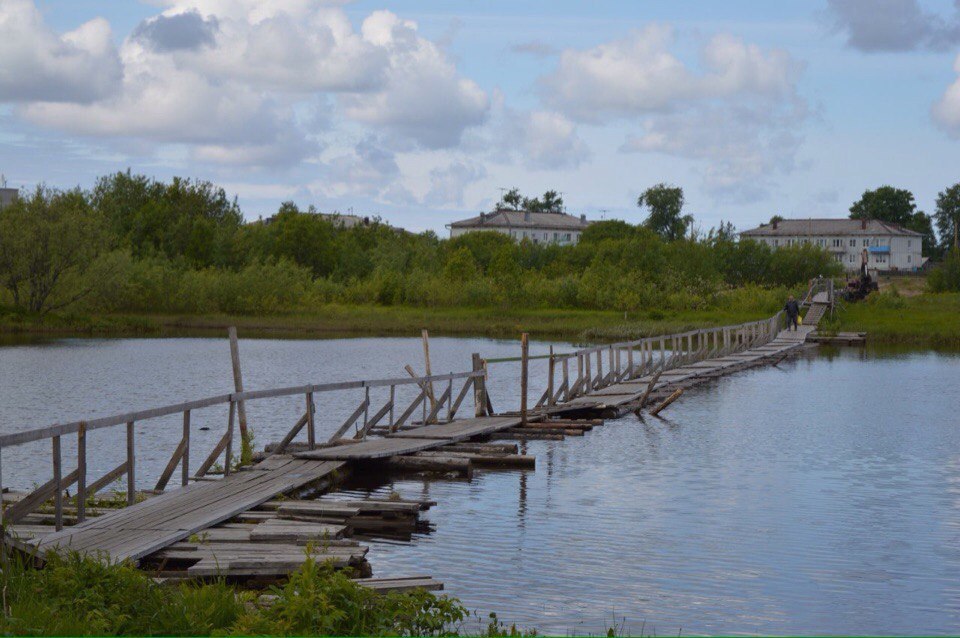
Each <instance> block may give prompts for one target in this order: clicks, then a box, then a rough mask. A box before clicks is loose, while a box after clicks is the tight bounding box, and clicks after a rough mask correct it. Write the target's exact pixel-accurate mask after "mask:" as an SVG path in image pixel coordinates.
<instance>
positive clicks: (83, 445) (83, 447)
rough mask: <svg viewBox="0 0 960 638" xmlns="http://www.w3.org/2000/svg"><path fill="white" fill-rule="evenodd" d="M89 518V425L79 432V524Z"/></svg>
mask: <svg viewBox="0 0 960 638" xmlns="http://www.w3.org/2000/svg"><path fill="white" fill-rule="evenodd" d="M86 518H87V424H86V423H84V422H82V421H81V422H80V429H79V430H77V523H82V522H83V521H85V520H86Z"/></svg>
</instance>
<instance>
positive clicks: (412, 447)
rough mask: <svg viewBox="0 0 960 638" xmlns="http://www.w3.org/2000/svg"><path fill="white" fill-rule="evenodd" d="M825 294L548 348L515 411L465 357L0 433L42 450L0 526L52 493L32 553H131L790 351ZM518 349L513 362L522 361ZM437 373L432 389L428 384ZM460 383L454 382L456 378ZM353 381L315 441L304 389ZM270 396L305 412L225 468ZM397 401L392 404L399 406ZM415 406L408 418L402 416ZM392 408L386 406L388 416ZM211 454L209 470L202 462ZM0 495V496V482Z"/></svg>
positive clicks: (481, 364)
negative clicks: (137, 451) (110, 492)
mask: <svg viewBox="0 0 960 638" xmlns="http://www.w3.org/2000/svg"><path fill="white" fill-rule="evenodd" d="M830 304H831V299H830V298H829V297H828V295H827V293H826V292H823V291H818V290H817V289H815V288H812V289H811V293H810V294H809V295H808V296H807V298H806V300H805V305H807V306H809V311H808V313H807V320H806V321H805V322H804V324H803V325H802V326H801V327H800V329H799V330H797V331H788V330H785V329H784V324H785V321H784V316H783V314H782V313H778V314H777V315H774V316H773V317H771V318H769V319H766V320H762V321H756V322H749V323H745V324H740V325H736V326H724V327H719V328H712V329H704V330H695V331H690V332H687V333H683V334H677V335H664V336H657V337H648V338H644V339H639V340H636V341H630V342H624V343H616V344H609V345H604V346H598V347H593V348H585V349H582V350H578V351H575V352H571V353H566V354H551V355H550V358H549V367H548V379H547V383H546V388H545V389H544V391H543V395H542V396H541V398H540V400H539V401H537V402H536V404H535V405H534V406H532V407H529V408H528V407H527V406H526V396H527V393H528V389H527V381H528V379H527V377H526V374H524V376H523V377H522V379H521V385H522V403H521V405H522V408H521V410H520V411H519V412H512V413H502V414H495V413H494V412H493V410H492V402H491V399H490V397H489V396H488V394H487V392H486V383H485V379H486V376H487V374H488V373H489V372H488V366H489V365H491V364H492V363H495V361H493V360H491V361H488V362H485V361H483V360H482V359H481V358H480V357H479V356H477V355H474V358H473V369H472V370H470V371H468V372H462V373H456V374H449V375H435V376H426V377H415V378H396V379H382V380H374V381H355V382H346V383H337V384H325V385H307V386H299V387H293V388H281V389H276V390H266V391H255V392H237V393H233V394H230V395H223V396H218V397H210V398H206V399H201V400H197V401H191V402H187V403H183V404H178V405H174V406H166V407H163V408H156V409H152V410H143V411H139V412H134V413H129V414H124V415H117V416H114V417H107V418H102V419H96V420H90V421H77V422H73V423H67V424H57V425H53V426H49V427H47V428H42V429H39V430H32V431H27V432H21V433H15V434H7V435H3V436H0V451H3V452H7V451H9V450H11V449H15V446H17V445H21V444H23V443H26V442H31V441H41V440H48V441H50V443H51V448H52V455H53V457H52V458H53V469H54V472H53V473H54V476H53V478H52V479H51V480H50V481H48V482H47V483H45V484H44V485H41V486H40V487H38V488H37V489H35V490H34V491H33V492H32V493H30V494H27V495H25V496H23V497H22V498H20V499H19V500H18V501H17V502H15V503H13V504H10V505H9V507H7V508H6V509H5V510H3V513H2V516H3V522H4V523H5V524H6V525H7V526H9V525H11V524H12V525H14V526H16V524H17V523H18V522H19V521H21V520H23V519H24V518H25V517H26V516H28V515H29V514H30V513H31V512H33V511H34V510H36V509H37V508H38V507H39V506H41V505H42V504H44V503H47V502H50V501H52V502H53V509H54V520H53V521H52V522H53V526H54V530H53V531H52V533H49V534H44V535H42V536H41V537H39V540H37V541H34V543H35V544H34V548H38V549H39V550H40V552H41V554H42V553H43V552H46V551H50V550H60V549H64V548H69V549H72V550H78V551H82V552H97V553H102V554H103V555H106V556H109V557H110V559H112V560H124V559H130V560H134V561H136V560H139V559H142V558H144V557H145V556H148V555H150V554H152V553H154V552H157V551H158V550H162V549H163V548H167V547H170V546H172V545H174V544H176V543H178V542H180V541H183V540H184V539H187V538H189V537H191V535H193V534H196V533H198V532H201V531H202V530H206V529H209V528H211V527H212V526H214V525H218V524H221V523H223V522H225V521H229V520H231V519H233V518H234V517H236V516H237V515H238V514H240V513H242V512H247V511H249V510H251V509H252V508H256V507H258V506H260V505H262V504H264V503H266V502H267V501H270V500H271V499H273V498H275V497H276V496H278V495H282V494H290V493H296V492H297V491H298V490H301V489H303V488H305V487H307V486H314V487H316V486H318V485H332V484H333V478H334V476H335V474H336V473H337V472H338V470H340V469H341V468H344V467H345V466H347V465H349V464H355V463H364V462H367V463H369V462H377V461H378V460H385V459H391V458H397V457H404V456H405V455H412V454H417V453H422V452H424V451H429V450H433V449H438V448H444V447H445V446H451V445H453V444H459V443H463V442H468V441H477V440H486V439H488V438H490V437H491V436H492V435H495V434H497V433H499V432H503V431H510V430H512V429H514V428H516V427H518V426H520V425H523V424H527V423H531V422H534V423H535V422H537V421H540V420H545V419H556V418H563V417H564V415H588V416H589V415H593V416H597V415H607V416H609V415H613V414H621V413H623V412H625V411H626V410H629V409H635V408H637V407H638V406H642V404H643V403H644V401H645V400H646V399H648V398H649V397H650V396H654V395H656V393H657V392H661V393H662V392H663V391H664V390H665V389H670V388H673V387H677V386H679V385H682V384H685V383H691V382H694V381H696V380H703V379H706V378H712V377H716V376H721V375H723V374H728V373H730V372H733V371H736V370H741V369H743V368H745V367H748V366H751V365H758V364H760V363H763V362H768V361H773V362H775V361H777V360H779V359H781V358H783V357H785V356H787V355H789V354H790V353H791V352H792V351H795V350H796V349H798V348H799V347H800V346H801V345H802V344H803V343H804V342H805V340H806V338H807V336H808V335H809V334H810V333H811V332H812V331H813V330H814V329H815V324H816V321H817V320H819V318H820V317H821V316H822V315H823V313H824V312H826V310H827V309H828V308H829V307H830ZM526 363H527V361H526V358H524V361H523V369H524V371H526V369H527V366H526ZM444 383H445V384H446V385H447V388H446V390H445V391H444V392H443V393H441V395H440V397H435V395H434V393H433V388H434V386H435V385H437V384H440V385H442V384H444ZM404 385H413V386H414V387H415V389H416V391H417V394H416V398H415V399H414V401H413V402H412V403H411V404H409V405H407V406H405V407H404V406H399V405H395V402H396V396H397V395H396V390H397V388H398V387H400V386H404ZM456 385H459V389H458V388H456V387H455V386H456ZM371 388H385V389H389V400H388V401H387V402H386V403H385V404H384V405H382V406H380V407H379V408H378V409H376V410H372V409H371V408H372V406H371V399H370V389H371ZM345 391H353V392H356V391H359V392H361V393H363V397H364V398H363V399H362V400H361V402H360V404H359V405H358V407H357V409H356V410H355V411H354V412H353V414H352V415H351V416H350V417H349V418H348V419H347V420H346V421H345V422H344V423H342V424H341V425H340V426H339V427H338V428H337V429H336V431H335V432H334V433H333V436H331V437H330V439H329V440H328V441H326V442H325V443H318V442H317V441H316V427H317V424H316V421H317V420H318V415H317V414H316V408H315V405H316V404H315V401H314V397H315V395H317V394H320V393H324V392H345ZM283 396H303V397H304V401H305V403H304V405H305V409H304V414H303V416H302V417H301V418H300V419H299V420H298V421H297V423H296V424H294V426H293V428H292V429H291V430H290V432H289V433H288V434H287V436H286V437H285V438H284V439H283V440H282V441H281V442H280V443H279V445H278V446H277V447H276V449H275V450H274V451H273V454H272V455H271V456H269V457H268V458H266V459H265V460H263V461H261V462H259V463H257V464H255V465H253V466H250V467H245V468H243V469H242V471H234V470H232V466H231V463H230V461H231V458H232V450H233V444H234V430H235V423H234V422H235V415H236V414H237V412H238V411H239V409H240V406H241V405H242V403H243V402H246V401H255V400H258V399H265V398H276V397H283ZM468 396H472V399H473V404H474V406H473V414H472V415H471V416H469V417H467V418H461V417H458V416H457V415H458V413H459V412H460V410H461V407H462V406H463V405H464V401H465V399H466V397H468ZM223 404H229V419H228V424H227V428H226V432H225V433H224V435H223V437H222V438H221V440H220V441H219V442H218V444H217V445H216V446H215V448H214V450H213V451H212V452H211V453H210V454H209V455H208V456H207V457H206V458H205V460H204V461H203V462H202V463H201V464H200V465H199V466H198V467H197V468H196V470H195V471H194V472H193V473H191V471H190V452H191V449H190V448H191V445H190V434H191V425H190V423H191V413H193V412H195V411H198V410H202V409H205V408H208V407H210V406H214V405H223ZM400 408H402V410H401V409H400ZM418 409H419V410H420V412H421V416H422V418H421V421H420V423H419V424H411V423H408V422H409V420H410V418H411V416H412V415H413V414H414V413H415V412H416V411H417V410H418ZM397 412H399V414H397ZM173 414H182V416H183V434H182V439H181V441H180V444H179V445H178V446H177V448H176V450H175V451H174V453H173V456H172V457H171V458H170V461H169V463H168V464H167V466H166V468H165V469H164V471H163V473H162V474H161V476H160V478H159V480H158V482H157V484H156V486H155V488H154V490H152V492H153V493H155V494H157V495H154V496H151V497H149V498H147V499H146V500H144V501H142V502H136V501H137V498H136V496H137V491H136V485H137V477H136V459H135V455H134V452H133V450H134V443H133V442H134V432H135V424H136V423H138V422H142V421H146V420H149V419H153V418H157V417H160V416H164V415H173ZM113 427H117V428H119V427H125V429H126V435H127V460H126V461H125V462H124V463H123V464H121V465H120V466H119V467H117V468H116V469H114V470H112V471H111V472H110V473H108V474H107V475H105V476H104V477H101V478H99V479H97V480H95V481H93V482H91V483H88V482H87V477H86V464H87V458H86V455H87V453H88V452H87V446H86V440H85V438H86V434H87V432H89V431H91V430H94V429H101V428H113ZM64 436H76V437H77V454H78V458H77V468H76V469H75V470H73V471H72V472H70V473H69V474H66V475H64V473H63V471H62V463H63V458H62V453H61V437H64ZM298 436H301V438H304V436H305V438H306V442H304V443H302V444H301V445H300V447H301V448H303V447H305V448H306V449H302V450H300V451H294V452H292V453H287V450H288V448H293V447H294V445H295V442H294V440H295V439H296V437H298ZM221 456H222V457H223V458H224V465H223V467H224V472H223V476H222V478H219V479H215V480H211V479H210V478H209V477H207V476H206V475H207V473H208V472H209V471H210V469H211V467H213V465H214V463H215V462H216V461H217V459H218V458H220V457H221ZM178 467H179V469H180V470H181V472H180V473H181V483H182V486H181V487H180V488H179V489H174V490H169V491H167V490H166V486H167V484H168V483H169V481H170V479H171V478H172V476H173V474H174V472H175V471H176V470H177V469H178ZM119 477H125V478H126V481H127V497H128V498H127V500H128V506H127V507H124V508H122V509H118V510H116V511H113V512H111V513H107V514H104V515H102V516H98V517H96V518H87V517H86V516H85V503H86V499H87V497H88V496H89V495H92V494H94V493H96V492H97V491H98V490H100V489H102V488H104V487H105V486H107V485H108V484H110V483H111V482H113V481H114V480H116V479H117V478H119ZM74 484H76V494H77V496H76V498H75V508H76V517H75V518H76V524H74V525H72V526H64V515H63V512H64V502H65V500H66V499H67V496H66V494H65V490H66V489H67V488H68V487H70V486H72V485H74ZM0 498H2V494H0ZM5 539H6V542H8V543H12V544H14V545H15V546H19V547H22V548H25V549H30V548H31V546H30V545H29V544H28V543H24V542H23V541H21V540H18V539H16V538H12V537H10V536H8V535H5Z"/></svg>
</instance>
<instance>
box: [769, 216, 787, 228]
mask: <svg viewBox="0 0 960 638" xmlns="http://www.w3.org/2000/svg"><path fill="white" fill-rule="evenodd" d="M782 221H785V220H784V217H783V215H774V216H773V217H771V218H770V225H771V226H772V225H773V224H775V223H777V222H782Z"/></svg>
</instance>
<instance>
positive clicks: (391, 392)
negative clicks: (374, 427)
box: [387, 383, 476, 430]
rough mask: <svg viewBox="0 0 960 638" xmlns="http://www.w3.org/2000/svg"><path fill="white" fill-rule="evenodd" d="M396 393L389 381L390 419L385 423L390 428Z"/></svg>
mask: <svg viewBox="0 0 960 638" xmlns="http://www.w3.org/2000/svg"><path fill="white" fill-rule="evenodd" d="M474 392H476V386H474ZM396 395H397V386H395V385H393V384H392V383H391V384H390V421H389V422H388V423H387V427H389V428H390V429H391V430H392V429H393V404H394V402H395V401H394V399H396Z"/></svg>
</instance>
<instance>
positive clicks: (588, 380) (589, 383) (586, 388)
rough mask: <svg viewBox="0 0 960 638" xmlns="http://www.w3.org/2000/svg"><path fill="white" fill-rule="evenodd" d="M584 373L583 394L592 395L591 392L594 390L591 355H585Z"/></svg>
mask: <svg viewBox="0 0 960 638" xmlns="http://www.w3.org/2000/svg"><path fill="white" fill-rule="evenodd" d="M583 368H584V370H583V373H584V375H585V377H584V384H583V394H590V391H591V390H593V371H592V370H591V369H590V353H586V354H584V355H583Z"/></svg>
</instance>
